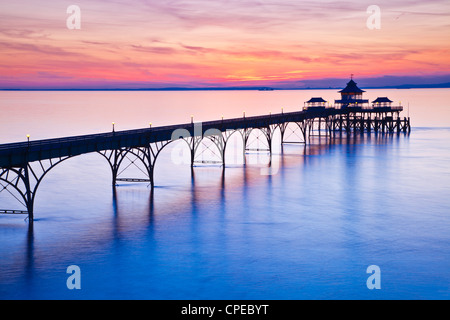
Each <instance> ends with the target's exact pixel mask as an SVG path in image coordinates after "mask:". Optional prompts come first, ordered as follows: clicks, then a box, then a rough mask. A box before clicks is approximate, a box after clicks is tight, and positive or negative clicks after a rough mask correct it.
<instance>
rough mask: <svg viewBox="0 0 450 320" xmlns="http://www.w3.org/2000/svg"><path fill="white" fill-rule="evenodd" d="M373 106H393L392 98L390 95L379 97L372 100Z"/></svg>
mask: <svg viewBox="0 0 450 320" xmlns="http://www.w3.org/2000/svg"><path fill="white" fill-rule="evenodd" d="M372 106H373V107H391V106H392V100H390V99H389V98H388V97H378V98H376V99H375V100H373V101H372Z"/></svg>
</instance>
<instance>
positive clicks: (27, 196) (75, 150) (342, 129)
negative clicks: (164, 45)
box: [0, 99, 410, 221]
mask: <svg viewBox="0 0 450 320" xmlns="http://www.w3.org/2000/svg"><path fill="white" fill-rule="evenodd" d="M320 103H322V104H319V105H309V106H308V107H305V108H304V110H302V111H298V112H289V113H285V112H282V113H279V114H269V115H263V116H254V117H246V116H245V114H244V116H243V117H241V118H235V119H222V120H216V121H209V122H203V123H194V122H192V121H191V123H186V124H180V125H173V126H163V127H154V128H146V129H138V130H128V131H118V132H116V131H114V130H113V131H112V132H108V133H103V134H94V135H85V136H76V137H66V138H59V139H48V140H38V141H27V142H22V143H11V144H3V145H0V192H1V191H7V192H9V193H11V195H12V196H14V197H15V198H16V199H17V200H18V202H20V203H21V204H22V205H23V206H24V209H26V210H0V213H8V214H19V213H24V214H28V216H29V218H30V221H32V220H33V212H34V200H35V197H36V192H37V189H38V187H39V185H40V183H41V181H42V180H43V178H44V176H45V175H46V174H47V173H48V172H49V171H50V170H51V169H52V168H54V167H55V166H56V165H58V164H59V163H61V162H63V161H64V160H67V159H69V158H72V157H74V156H78V155H82V154H87V153H93V152H96V153H99V154H100V155H102V156H103V157H104V158H105V159H106V160H107V162H108V163H109V165H110V167H111V171H112V184H113V186H114V187H115V185H116V183H117V182H118V181H126V182H149V183H150V185H151V187H152V188H153V187H154V168H155V163H156V160H157V158H158V156H159V154H160V153H161V151H162V150H163V149H164V148H165V147H166V146H167V145H169V144H170V143H171V142H174V141H184V142H186V143H185V146H186V147H187V148H188V149H189V153H190V163H191V167H194V163H198V162H199V161H198V160H196V159H197V158H196V157H197V156H198V153H199V152H200V150H201V146H202V144H203V143H204V142H205V141H207V142H209V143H210V146H209V147H208V148H209V149H211V150H212V151H213V152H214V153H215V154H216V155H217V156H218V159H219V160H218V161H219V162H220V163H221V164H222V165H223V167H225V152H226V148H227V145H228V144H229V141H230V137H232V136H233V135H234V134H237V135H238V136H240V137H241V138H242V142H243V150H242V152H243V153H245V151H246V150H247V151H248V150H252V151H255V150H256V151H261V150H262V151H266V152H269V153H270V154H272V142H273V140H274V134H275V133H279V134H280V136H281V142H282V143H284V142H291V141H287V140H286V139H287V138H288V134H287V133H288V130H287V129H288V127H289V130H291V131H296V132H297V136H298V137H299V138H300V139H299V141H297V142H298V143H304V144H307V143H308V141H309V138H310V136H311V135H314V134H315V133H318V134H319V135H322V134H323V135H325V136H327V137H333V136H335V135H341V134H342V133H347V134H352V133H357V132H359V133H364V132H380V133H383V132H386V133H394V132H396V133H400V132H409V130H410V122H409V118H404V119H401V118H400V112H401V111H402V110H403V108H402V107H401V106H398V107H395V106H391V105H388V106H386V105H383V106H381V105H372V106H370V107H368V106H364V105H362V106H361V105H359V106H358V105H357V104H355V105H353V104H352V101H351V99H349V100H347V101H346V103H345V104H339V103H338V105H335V106H325V105H323V102H320ZM255 135H257V137H256V139H260V140H262V141H263V142H264V148H260V147H259V146H258V147H254V144H253V141H252V139H253V140H254V139H255ZM266 147H267V148H266ZM127 161H129V162H130V163H129V164H128V165H126V162H127ZM135 162H139V163H140V164H141V167H142V166H143V168H144V169H141V171H142V174H143V175H144V176H145V177H144V178H140V177H138V178H130V177H122V176H121V174H122V173H123V172H124V171H125V169H127V167H129V166H131V165H133V164H135ZM200 162H201V163H205V162H208V161H206V160H201V161H200ZM210 162H214V163H216V162H217V160H216V161H210Z"/></svg>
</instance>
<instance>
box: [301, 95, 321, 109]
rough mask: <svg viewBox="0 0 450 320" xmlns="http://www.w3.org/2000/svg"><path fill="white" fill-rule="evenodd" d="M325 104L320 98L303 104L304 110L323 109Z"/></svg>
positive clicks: (314, 98)
mask: <svg viewBox="0 0 450 320" xmlns="http://www.w3.org/2000/svg"><path fill="white" fill-rule="evenodd" d="M326 103H327V101H326V100H324V99H323V98H322V97H313V98H311V99H309V100H308V101H306V102H305V107H304V109H305V110H306V109H309V108H325V104H326Z"/></svg>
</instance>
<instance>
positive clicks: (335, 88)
mask: <svg viewBox="0 0 450 320" xmlns="http://www.w3.org/2000/svg"><path fill="white" fill-rule="evenodd" d="M448 88H450V83H445V84H438V85H401V86H383V87H364V89H399V90H402V89H404V90H406V89H448ZM340 89H342V88H341V87H316V88H272V87H214V88H182V87H168V88H0V91H287V90H340Z"/></svg>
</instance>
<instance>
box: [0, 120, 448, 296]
mask: <svg viewBox="0 0 450 320" xmlns="http://www.w3.org/2000/svg"><path fill="white" fill-rule="evenodd" d="M161 157H162V158H161V159H159V160H158V161H159V162H158V164H157V166H158V169H157V172H156V184H157V186H156V188H155V189H154V192H153V194H151V192H150V188H149V187H148V186H147V185H146V184H145V183H144V184H139V183H134V184H133V183H129V184H126V183H122V184H121V185H120V186H119V187H118V188H117V191H116V194H115V195H114V194H113V192H112V188H111V173H110V171H109V170H110V169H109V167H108V165H107V163H106V162H105V161H104V159H102V158H101V157H100V156H99V155H96V154H92V155H85V156H79V157H75V158H73V159H70V160H67V161H66V162H64V163H61V164H60V165H58V166H57V167H56V168H55V169H53V170H52V171H51V173H50V174H49V175H48V177H46V179H45V180H44V182H43V184H42V186H41V187H40V189H39V195H38V199H37V201H36V217H35V218H36V221H34V223H33V227H32V228H30V227H29V224H28V222H25V221H24V220H23V218H24V217H23V216H1V217H0V239H1V246H0V298H1V299H449V298H450V232H449V231H450V196H449V195H450V165H449V163H450V129H449V128H413V130H412V132H411V134H410V135H403V134H401V135H399V136H397V135H393V136H389V135H374V134H372V135H370V136H367V135H366V136H359V135H357V136H355V137H349V138H346V137H343V138H342V139H335V140H330V139H327V138H324V137H322V138H320V139H319V138H318V137H314V138H312V140H311V143H310V144H309V145H307V146H306V147H305V146H303V145H288V144H286V145H284V147H283V149H282V150H277V151H276V155H275V157H276V159H277V161H278V163H277V166H278V171H277V172H275V174H273V175H264V174H261V172H262V171H261V170H262V168H263V167H264V165H261V164H260V163H261V161H256V160H255V159H259V158H260V157H264V155H261V154H256V153H249V154H247V165H246V166H242V165H239V164H230V165H228V166H227V167H226V168H225V171H224V173H223V171H222V168H221V167H220V166H196V167H195V168H194V173H193V175H192V174H191V170H190V167H189V165H183V164H181V165H177V166H174V165H173V164H172V163H170V161H169V160H170V157H171V152H170V150H167V151H163V153H162V154H161ZM258 157H259V158H258ZM252 159H253V160H255V161H252ZM2 196H3V198H1V199H2V200H0V201H2V205H6V204H13V203H14V199H12V200H11V199H9V198H7V197H6V195H4V194H3V193H2ZM6 199H8V200H6ZM8 201H11V202H8ZM69 265H77V266H79V267H80V270H81V289H80V290H76V289H74V290H69V289H68V288H67V286H66V280H67V278H68V276H69V274H67V273H66V269H67V267H68V266H69ZM370 265H377V266H379V267H380V270H381V289H373V290H369V289H368V288H367V286H366V280H367V278H368V277H369V276H370V274H368V273H366V269H367V267H368V266H370Z"/></svg>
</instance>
